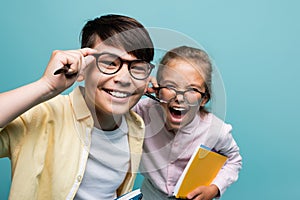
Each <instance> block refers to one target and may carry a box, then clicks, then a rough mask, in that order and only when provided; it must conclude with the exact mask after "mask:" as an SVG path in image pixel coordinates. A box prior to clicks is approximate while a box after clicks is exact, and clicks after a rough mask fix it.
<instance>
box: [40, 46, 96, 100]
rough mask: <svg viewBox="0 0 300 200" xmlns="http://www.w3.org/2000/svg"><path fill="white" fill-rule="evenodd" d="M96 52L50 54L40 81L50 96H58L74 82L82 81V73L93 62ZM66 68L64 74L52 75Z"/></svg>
mask: <svg viewBox="0 0 300 200" xmlns="http://www.w3.org/2000/svg"><path fill="white" fill-rule="evenodd" d="M93 53H96V50H94V49H90V48H84V49H78V50H68V51H60V50H56V51H54V52H53V53H52V56H51V58H50V61H49V63H48V66H47V68H46V70H45V72H44V75H43V77H42V78H41V81H42V82H43V83H45V84H46V85H47V87H48V89H49V92H51V93H52V94H54V95H55V94H58V93H61V92H62V91H64V90H66V89H67V88H69V87H70V86H71V85H72V84H73V83H74V82H75V81H76V80H77V81H82V80H83V76H82V72H83V71H84V69H85V68H86V67H87V66H88V65H89V64H90V63H91V62H92V61H93V60H94V57H93V56H89V55H91V54H93ZM64 66H68V67H69V69H67V71H66V72H65V73H59V74H56V75H54V72H55V71H57V70H58V69H61V68H62V67H64Z"/></svg>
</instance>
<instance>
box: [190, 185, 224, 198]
mask: <svg viewBox="0 0 300 200" xmlns="http://www.w3.org/2000/svg"><path fill="white" fill-rule="evenodd" d="M218 195H219V189H218V187H217V186H216V185H210V186H200V187H197V188H196V189H194V190H193V191H192V192H190V193H189V194H188V196H187V198H188V199H193V200H212V199H213V198H215V197H217V196H218Z"/></svg>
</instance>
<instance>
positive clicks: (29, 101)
mask: <svg viewBox="0 0 300 200" xmlns="http://www.w3.org/2000/svg"><path fill="white" fill-rule="evenodd" d="M81 37H82V44H81V46H82V49H79V50H70V51H54V52H53V54H52V56H51V58H50V61H49V63H48V66H47V68H46V70H45V73H44V74H43V76H42V77H41V78H40V79H39V80H38V81H36V82H33V83H31V84H28V85H25V86H23V87H20V88H17V89H15V90H12V91H8V92H5V93H2V94H0V106H1V108H0V109H1V114H0V127H1V128H0V131H1V132H0V157H9V158H10V159H11V164H12V183H11V191H10V199H73V198H75V199H113V198H116V197H117V196H119V195H121V194H124V193H126V192H128V191H130V190H131V189H132V186H133V182H134V179H135V172H136V171H137V168H138V165H139V162H140V156H141V151H142V144H143V136H144V124H143V121H142V120H141V118H140V117H139V116H138V115H137V114H135V113H134V112H132V111H130V108H131V107H132V106H134V105H135V103H136V102H137V101H138V100H139V99H140V97H141V96H142V95H143V93H144V92H145V90H146V86H147V84H148V81H149V80H148V79H149V78H148V77H149V75H150V73H151V70H152V68H153V65H151V64H150V61H151V60H152V59H153V54H154V53H153V44H152V41H151V39H150V37H149V34H148V32H147V31H146V30H145V29H144V27H143V26H142V25H141V24H140V23H139V22H137V21H136V20H135V19H132V18H129V17H126V16H120V15H107V16H102V17H100V18H96V19H94V20H91V21H89V22H87V23H86V25H85V26H84V28H83V30H82V35H81ZM76 80H77V81H81V80H85V87H80V88H76V89H74V90H73V91H72V92H71V93H70V94H69V95H59V94H60V93H61V92H63V91H64V90H66V89H67V88H68V87H70V86H71V85H72V84H73V83H74V82H75V81H76ZM53 97H54V98H53Z"/></svg>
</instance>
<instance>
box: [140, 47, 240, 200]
mask: <svg viewBox="0 0 300 200" xmlns="http://www.w3.org/2000/svg"><path fill="white" fill-rule="evenodd" d="M211 79H212V66H211V61H210V59H209V57H208V55H207V54H206V53H205V52H204V51H202V50H200V49H196V48H192V47H186V46H181V47H178V48H175V49H173V50H171V51H169V52H167V53H166V54H165V56H164V57H163V59H162V61H161V63H160V66H159V68H158V72H157V82H156V80H153V81H152V84H153V86H154V87H153V88H149V91H150V92H155V94H156V96H151V95H150V97H151V98H152V99H142V100H141V101H140V102H139V103H138V104H137V105H136V107H135V111H136V112H137V113H138V114H140V115H141V116H142V118H143V119H144V121H145V125H146V133H145V140H144V146H143V150H144V152H143V155H142V161H141V166H140V171H141V173H142V174H143V176H144V177H145V178H144V181H143V184H142V188H141V190H142V193H143V194H144V198H143V199H144V200H147V199H175V197H174V196H173V191H174V187H175V185H176V183H177V181H178V179H179V177H180V175H181V174H182V172H183V170H184V168H185V166H186V164H187V162H188V161H189V159H190V157H191V156H192V154H193V152H194V150H195V148H196V147H197V146H199V145H201V144H203V145H205V146H208V147H209V148H211V149H213V150H214V151H217V152H219V153H221V154H223V155H225V156H227V157H228V160H227V162H226V163H225V165H224V166H223V168H222V169H221V170H220V172H219V173H218V175H217V176H216V178H215V179H214V181H213V182H212V183H211V185H210V186H199V187H197V188H196V189H194V190H193V191H191V192H190V193H189V195H188V198H189V199H202V200H209V199H213V198H215V197H220V196H221V195H222V194H223V193H224V191H225V189H226V188H227V187H228V186H229V185H231V184H232V183H233V182H235V181H236V180H237V178H238V173H239V170H240V168H241V164H242V163H241V160H242V158H241V156H240V154H239V147H238V146H237V144H236V142H235V141H234V139H233V137H232V135H231V129H232V127H231V126H230V125H229V124H226V123H224V122H223V121H222V120H220V119H219V118H217V117H216V116H215V115H214V114H212V113H210V112H208V110H207V109H206V108H205V105H206V104H207V102H208V101H209V100H210V98H211V82H212V81H211ZM147 96H149V94H147ZM153 99H154V100H156V101H154V100H153Z"/></svg>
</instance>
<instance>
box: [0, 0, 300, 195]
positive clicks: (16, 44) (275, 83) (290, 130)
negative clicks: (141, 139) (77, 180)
mask: <svg viewBox="0 0 300 200" xmlns="http://www.w3.org/2000/svg"><path fill="white" fill-rule="evenodd" d="M299 8H300V2H299V1H297V0H286V1H280V0H251V1H240V0H227V1H221V0H219V1H217V0H205V1H204V0H190V1H175V0H174V1H157V0H153V1H137V0H136V1H132V0H127V1H122V0H114V1H99V0H97V1H96V0H85V1H82V0H80V1H79V0H52V1H44V0H40V1H38V0H36V1H33V0H27V1H22V0H14V1H2V2H1V6H0V26H1V31H0V44H1V50H0V51H1V53H0V67H1V78H0V91H1V92H4V91H6V90H9V89H13V88H15V87H18V86H21V85H24V84H26V83H29V82H32V81H34V80H36V79H38V78H39V77H40V76H41V75H42V73H43V70H44V68H45V66H46V65H47V63H48V60H49V57H50V55H51V52H52V51H53V50H55V49H73V48H79V46H80V45H79V33H80V30H81V28H82V26H83V24H84V23H85V22H86V20H88V19H92V18H94V17H96V16H100V15H103V14H108V13H118V14H125V15H129V16H132V17H134V18H136V19H138V20H139V21H141V22H142V23H143V24H144V25H145V26H146V27H162V28H168V29H173V30H177V31H179V32H181V33H184V34H186V35H188V36H189V37H191V38H193V39H194V40H196V41H197V42H198V43H200V44H201V45H203V47H204V48H205V49H206V50H207V52H208V53H209V54H210V56H211V57H212V58H213V60H214V61H215V63H216V64H217V66H218V69H219V71H220V73H221V75H222V78H223V81H224V85H225V89H226V96H227V101H226V110H227V112H226V119H225V120H226V121H227V122H229V123H231V124H232V125H233V127H234V130H233V135H234V137H235V139H236V141H237V142H238V144H239V146H240V149H241V154H242V156H243V169H242V171H241V173H240V178H239V180H238V181H237V182H236V183H235V184H233V185H232V186H231V187H230V188H229V189H228V190H227V191H226V193H225V194H224V198H223V199H224V200H225V199H228V200H229V199H230V200H234V199H243V200H253V199H262V200H265V199H272V200H277V199H278V200H281V199H300V193H299V192H298V188H299V186H300V181H299V175H300V174H299V169H300V156H299V150H297V149H298V147H299V144H298V143H299V141H300V129H299V123H300V118H299V111H300V94H299V88H298V87H299V86H300V78H299V74H300V65H299V57H300V55H299V53H300V51H299V46H300V39H299V36H300V23H299V19H300V12H299ZM1 106H3V105H1ZM0 171H1V174H0V180H1V181H0V182H1V183H0V199H7V196H8V191H9V185H10V165H9V160H8V159H7V158H5V159H1V160H0Z"/></svg>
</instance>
